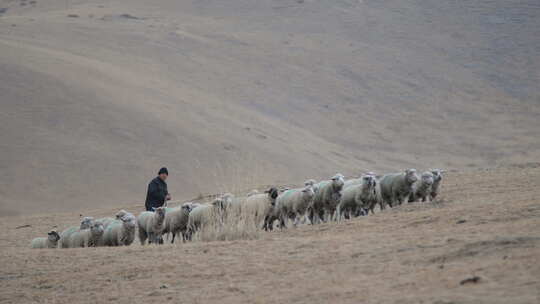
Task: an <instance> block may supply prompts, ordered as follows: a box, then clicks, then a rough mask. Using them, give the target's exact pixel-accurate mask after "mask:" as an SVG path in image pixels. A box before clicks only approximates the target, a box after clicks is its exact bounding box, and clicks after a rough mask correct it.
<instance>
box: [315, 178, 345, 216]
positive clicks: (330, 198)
mask: <svg viewBox="0 0 540 304" xmlns="http://www.w3.org/2000/svg"><path fill="white" fill-rule="evenodd" d="M344 184H345V179H344V177H343V175H342V174H339V173H338V174H336V175H334V176H333V177H332V179H331V180H329V181H322V182H320V183H318V184H317V185H315V187H316V188H317V189H318V190H317V191H316V192H315V196H314V197H313V201H312V203H311V206H310V207H309V220H310V221H311V223H312V224H314V223H315V220H316V217H318V219H319V220H323V221H324V220H325V216H324V214H325V212H326V214H327V215H328V217H329V218H332V216H333V215H334V212H335V211H336V207H337V205H338V204H339V200H340V199H341V190H342V189H343V185H344Z"/></svg>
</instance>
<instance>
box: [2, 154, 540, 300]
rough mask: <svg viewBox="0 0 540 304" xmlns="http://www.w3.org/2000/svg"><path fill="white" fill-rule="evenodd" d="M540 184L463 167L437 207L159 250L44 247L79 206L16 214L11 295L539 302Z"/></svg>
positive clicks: (6, 278)
mask: <svg viewBox="0 0 540 304" xmlns="http://www.w3.org/2000/svg"><path fill="white" fill-rule="evenodd" d="M539 189H540V167H538V164H530V165H527V166H519V167H509V168H500V169H496V170H476V169H474V170H468V171H463V172H451V173H449V174H448V175H447V178H446V179H445V183H444V185H443V189H442V190H443V191H442V193H441V197H440V198H441V201H440V202H439V203H437V204H432V203H414V204H405V205H402V206H400V207H397V208H393V209H391V210H385V211H383V212H378V213H376V214H375V215H370V216H366V217H359V218H356V219H354V220H351V221H345V222H342V223H338V224H336V223H331V224H321V225H316V226H303V227H300V228H298V229H289V230H288V231H283V232H279V231H277V232H271V233H263V234H262V235H261V237H260V239H257V240H251V241H232V242H210V243H204V242H193V243H186V244H176V245H163V246H159V247H157V246H145V247H142V246H140V245H139V244H138V242H137V243H136V244H133V245H132V246H130V247H116V248H104V247H101V248H80V249H50V250H35V249H34V250H33V249H29V248H28V247H29V242H30V240H31V239H32V238H33V237H36V236H40V235H44V234H45V232H46V231H47V230H48V229H50V228H51V225H53V224H54V225H58V229H60V230H62V229H64V228H65V227H68V226H70V225H75V224H77V222H78V218H79V214H78V213H61V214H50V215H35V216H14V217H7V218H5V219H4V220H2V221H1V222H0V230H1V231H2V238H1V239H0V261H1V265H2V267H0V282H2V284H0V303H59V304H60V303H107V302H114V303H130V304H131V303H148V302H154V303H489V304H493V303H524V304H525V303H527V304H529V303H538V300H539V299H540V293H539V291H540V266H539V264H538V260H539V258H540V234H539V231H540V200H539V199H538V198H539V197H540V196H539V194H540V190H539ZM122 207H127V208H128V209H129V210H131V211H135V212H138V211H139V210H140V206H136V205H131V206H122ZM115 211H116V209H114V208H104V209H99V210H94V211H91V212H87V213H85V214H86V215H92V216H96V217H100V216H103V215H108V216H110V215H112V214H114V212H115ZM25 225H30V227H27V226H25Z"/></svg>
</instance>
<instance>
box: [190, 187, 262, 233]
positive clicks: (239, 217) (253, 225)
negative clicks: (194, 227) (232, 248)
mask: <svg viewBox="0 0 540 304" xmlns="http://www.w3.org/2000/svg"><path fill="white" fill-rule="evenodd" d="M245 200H246V199H245V198H244V197H242V198H235V199H234V200H233V202H229V203H227V204H226V205H227V206H226V209H225V210H220V209H219V208H217V207H215V208H212V212H211V214H210V216H209V222H207V223H204V224H203V225H202V227H201V228H200V229H199V230H198V231H196V232H195V233H194V234H193V236H192V240H193V241H200V242H212V241H233V240H253V239H258V238H260V237H261V234H262V233H263V231H262V229H261V227H262V224H258V220H257V218H258V216H256V215H257V214H256V213H254V212H253V211H252V210H251V209H250V208H244V204H245Z"/></svg>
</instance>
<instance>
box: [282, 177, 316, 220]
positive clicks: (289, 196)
mask: <svg viewBox="0 0 540 304" xmlns="http://www.w3.org/2000/svg"><path fill="white" fill-rule="evenodd" d="M314 196H315V191H314V190H313V184H309V183H306V186H305V187H304V188H297V189H290V190H287V191H285V192H283V193H281V194H280V195H279V196H278V197H277V199H276V207H275V208H276V210H277V217H278V219H279V221H280V227H281V228H287V221H288V220H289V219H290V220H292V222H293V226H294V227H296V226H297V225H298V221H299V220H300V218H301V217H302V216H304V215H305V214H306V211H307V209H308V207H309V206H310V204H311V202H312V200H313V197H314Z"/></svg>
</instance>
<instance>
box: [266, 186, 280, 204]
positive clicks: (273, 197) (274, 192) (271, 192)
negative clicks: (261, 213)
mask: <svg viewBox="0 0 540 304" xmlns="http://www.w3.org/2000/svg"><path fill="white" fill-rule="evenodd" d="M264 193H267V194H268V197H269V198H270V201H271V202H272V206H273V205H274V203H275V200H276V198H277V197H278V195H279V191H278V189H277V188H276V187H272V188H270V189H268V190H266V191H264Z"/></svg>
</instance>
